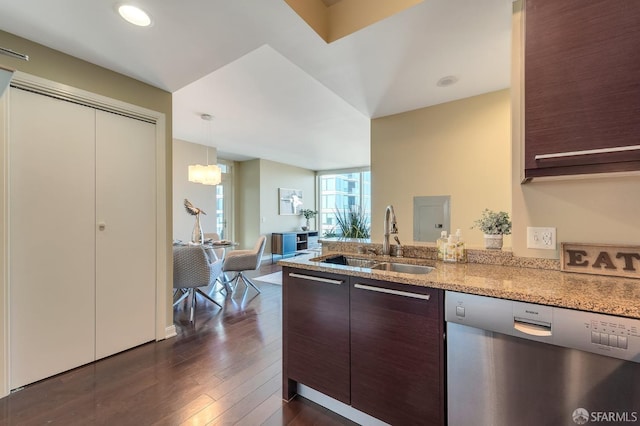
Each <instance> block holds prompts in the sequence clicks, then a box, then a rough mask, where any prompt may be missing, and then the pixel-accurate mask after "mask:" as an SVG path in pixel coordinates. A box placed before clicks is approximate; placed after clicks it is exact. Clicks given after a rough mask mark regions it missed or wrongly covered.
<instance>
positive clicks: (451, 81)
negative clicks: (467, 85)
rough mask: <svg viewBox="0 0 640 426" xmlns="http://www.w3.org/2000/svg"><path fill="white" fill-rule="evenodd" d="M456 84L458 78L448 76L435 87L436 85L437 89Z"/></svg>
mask: <svg viewBox="0 0 640 426" xmlns="http://www.w3.org/2000/svg"><path fill="white" fill-rule="evenodd" d="M457 82H458V77H456V76H455V75H448V76H446V77H442V78H441V79H440V80H438V82H437V83H436V85H438V86H439V87H447V86H451V85H453V84H456V83H457Z"/></svg>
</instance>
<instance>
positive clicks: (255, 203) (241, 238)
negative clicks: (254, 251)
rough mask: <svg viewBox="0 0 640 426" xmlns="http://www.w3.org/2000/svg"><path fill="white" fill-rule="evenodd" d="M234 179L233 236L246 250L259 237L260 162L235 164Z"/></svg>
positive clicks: (252, 161)
mask: <svg viewBox="0 0 640 426" xmlns="http://www.w3.org/2000/svg"><path fill="white" fill-rule="evenodd" d="M235 178H236V180H235V184H234V189H235V200H236V204H235V231H236V233H235V236H236V241H237V242H238V243H240V248H242V249H248V248H251V247H253V245H254V244H255V242H256V239H257V238H258V236H259V235H260V191H261V185H260V160H250V161H242V162H238V163H236V174H235Z"/></svg>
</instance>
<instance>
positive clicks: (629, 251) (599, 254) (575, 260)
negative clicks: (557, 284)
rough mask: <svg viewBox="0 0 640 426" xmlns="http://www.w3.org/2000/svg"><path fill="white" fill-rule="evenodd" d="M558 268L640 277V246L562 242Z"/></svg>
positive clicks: (569, 270) (568, 270)
mask: <svg viewBox="0 0 640 426" xmlns="http://www.w3.org/2000/svg"><path fill="white" fill-rule="evenodd" d="M560 270H561V271H566V272H579V273H582V274H596V275H609V276H614V277H627V278H640V246H615V245H608V244H599V245H594V244H581V243H562V254H561V255H560Z"/></svg>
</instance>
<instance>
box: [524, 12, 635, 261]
mask: <svg viewBox="0 0 640 426" xmlns="http://www.w3.org/2000/svg"><path fill="white" fill-rule="evenodd" d="M521 3H522V2H521V1H518V2H517V3H515V4H514V14H513V40H514V42H513V61H512V64H513V74H512V81H513V84H512V92H513V100H512V103H513V120H514V121H513V142H512V143H513V147H512V149H513V176H512V183H513V185H512V197H513V217H514V220H513V226H514V229H513V251H514V253H515V254H517V255H519V256H528V257H547V258H558V257H559V244H558V247H557V249H556V250H532V249H527V239H526V230H527V226H549V227H556V228H557V241H558V242H586V243H612V244H640V220H638V212H640V176H637V175H636V176H627V177H603V176H598V175H592V176H590V177H588V178H584V179H578V178H565V179H562V180H551V181H536V180H535V179H534V181H533V182H531V183H527V184H524V185H521V184H520V173H521V170H522V166H521V152H522V148H521V147H522V141H523V137H522V123H523V121H524V119H523V111H522V107H521V105H522V83H523V79H522V63H521V61H520V58H521V56H522V53H523V50H522V14H521V6H522V4H521Z"/></svg>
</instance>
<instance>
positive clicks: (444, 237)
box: [436, 231, 447, 260]
mask: <svg viewBox="0 0 640 426" xmlns="http://www.w3.org/2000/svg"><path fill="white" fill-rule="evenodd" d="M446 244H447V231H442V232H441V233H440V238H438V239H437V240H436V246H437V248H438V260H444V250H445V245H446Z"/></svg>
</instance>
